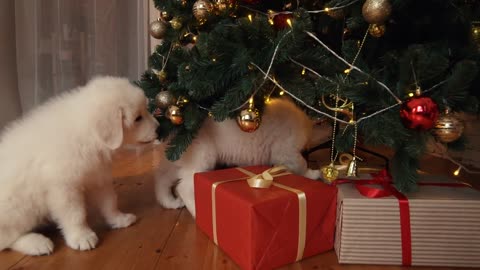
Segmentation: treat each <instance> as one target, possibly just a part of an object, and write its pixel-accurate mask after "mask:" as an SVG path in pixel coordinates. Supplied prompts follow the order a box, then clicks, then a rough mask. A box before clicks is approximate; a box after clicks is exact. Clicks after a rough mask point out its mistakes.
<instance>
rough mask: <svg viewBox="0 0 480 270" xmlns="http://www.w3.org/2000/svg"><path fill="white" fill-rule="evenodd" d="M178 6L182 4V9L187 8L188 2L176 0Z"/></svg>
mask: <svg viewBox="0 0 480 270" xmlns="http://www.w3.org/2000/svg"><path fill="white" fill-rule="evenodd" d="M176 1H177V3H178V4H180V5H181V6H182V7H185V6H187V4H188V2H187V0H176Z"/></svg>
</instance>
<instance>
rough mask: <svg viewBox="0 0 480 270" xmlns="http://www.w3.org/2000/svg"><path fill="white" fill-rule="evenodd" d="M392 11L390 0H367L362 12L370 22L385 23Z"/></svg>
mask: <svg viewBox="0 0 480 270" xmlns="http://www.w3.org/2000/svg"><path fill="white" fill-rule="evenodd" d="M391 13H392V5H391V4H390V2H389V0H367V1H365V3H364V4H363V7H362V14H363V18H364V19H365V21H367V22H368V23H370V24H383V23H385V21H386V20H387V19H388V17H389V16H390V14H391Z"/></svg>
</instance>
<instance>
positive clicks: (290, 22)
mask: <svg viewBox="0 0 480 270" xmlns="http://www.w3.org/2000/svg"><path fill="white" fill-rule="evenodd" d="M287 24H288V25H289V26H290V27H292V20H290V18H288V19H287Z"/></svg>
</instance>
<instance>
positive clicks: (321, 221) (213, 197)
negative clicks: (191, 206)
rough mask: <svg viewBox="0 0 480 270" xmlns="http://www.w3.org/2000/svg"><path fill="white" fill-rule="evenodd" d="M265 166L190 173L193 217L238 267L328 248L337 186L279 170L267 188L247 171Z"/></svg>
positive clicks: (267, 264)
mask: <svg viewBox="0 0 480 270" xmlns="http://www.w3.org/2000/svg"><path fill="white" fill-rule="evenodd" d="M269 168H270V167H267V166H254V167H245V168H232V169H225V170H218V171H211V172H203V173H197V174H195V180H194V181H195V208H196V223H197V225H198V226H199V227H200V229H202V230H203V231H204V232H205V233H206V234H207V235H208V236H209V237H210V238H211V239H212V240H213V241H214V242H215V244H217V245H218V246H219V247H220V248H221V249H222V250H223V251H224V252H225V253H227V254H228V255H229V256H230V257H231V258H232V259H233V260H234V261H235V262H236V263H237V264H238V265H239V266H240V267H242V268H243V269H272V268H275V267H279V266H282V265H285V264H288V263H293V262H295V261H298V260H301V259H302V258H306V257H309V256H312V255H315V254H318V253H321V252H324V251H327V250H330V249H333V243H334V230H335V216H336V198H337V189H336V188H335V187H333V186H329V185H326V184H324V183H322V182H320V181H314V180H311V179H307V178H305V177H302V176H298V175H294V174H290V173H280V174H277V175H276V176H274V180H273V185H272V186H271V187H268V188H253V187H251V186H249V184H248V183H247V179H248V178H250V177H251V176H252V175H255V174H261V173H262V172H264V171H265V170H267V169H269Z"/></svg>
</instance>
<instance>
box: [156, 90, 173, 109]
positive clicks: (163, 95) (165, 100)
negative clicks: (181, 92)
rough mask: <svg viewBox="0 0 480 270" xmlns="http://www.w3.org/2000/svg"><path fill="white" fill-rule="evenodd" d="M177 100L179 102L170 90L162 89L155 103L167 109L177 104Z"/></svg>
mask: <svg viewBox="0 0 480 270" xmlns="http://www.w3.org/2000/svg"><path fill="white" fill-rule="evenodd" d="M175 102H177V100H176V98H175V96H174V95H173V94H172V93H170V91H166V90H164V91H160V92H159V93H158V94H157V95H156V96H155V103H156V104H157V106H158V107H159V108H161V109H166V108H167V107H168V106H170V105H173V104H175Z"/></svg>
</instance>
